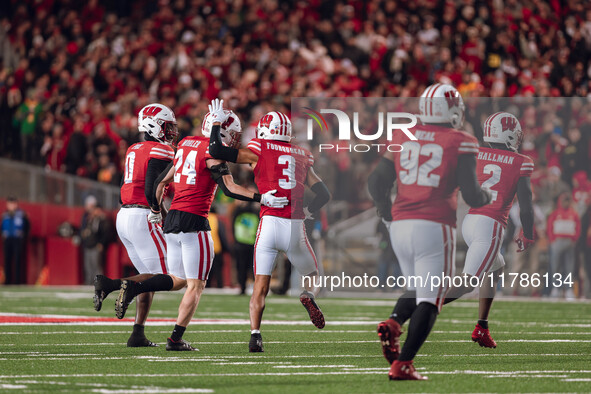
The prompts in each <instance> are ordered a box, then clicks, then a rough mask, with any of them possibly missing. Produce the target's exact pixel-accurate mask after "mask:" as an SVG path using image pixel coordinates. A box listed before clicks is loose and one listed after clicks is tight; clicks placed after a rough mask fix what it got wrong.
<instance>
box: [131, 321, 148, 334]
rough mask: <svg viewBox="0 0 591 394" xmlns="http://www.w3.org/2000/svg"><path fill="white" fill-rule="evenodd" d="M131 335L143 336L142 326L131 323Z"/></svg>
mask: <svg viewBox="0 0 591 394" xmlns="http://www.w3.org/2000/svg"><path fill="white" fill-rule="evenodd" d="M131 335H132V336H135V337H143V336H145V334H144V326H142V325H141V324H134V325H133V332H132V333H131Z"/></svg>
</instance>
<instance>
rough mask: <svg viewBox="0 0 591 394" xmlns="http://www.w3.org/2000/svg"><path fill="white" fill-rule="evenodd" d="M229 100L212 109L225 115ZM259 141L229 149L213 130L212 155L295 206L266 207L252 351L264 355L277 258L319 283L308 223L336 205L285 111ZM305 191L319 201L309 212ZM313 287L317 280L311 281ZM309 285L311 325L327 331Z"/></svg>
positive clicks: (269, 119)
mask: <svg viewBox="0 0 591 394" xmlns="http://www.w3.org/2000/svg"><path fill="white" fill-rule="evenodd" d="M222 106H223V101H218V100H214V101H213V102H212V108H214V109H216V110H220V109H221V108H222ZM256 133H257V134H256V135H257V138H253V139H252V140H251V141H250V142H249V143H248V145H247V148H242V149H235V148H233V147H229V146H225V145H224V143H223V140H222V136H221V135H220V133H219V132H217V131H216V130H214V131H212V133H211V137H210V143H209V152H210V154H211V155H212V156H213V157H216V158H219V159H223V160H227V161H230V162H234V163H242V164H250V165H251V166H252V167H253V169H254V179H255V183H256V185H257V187H258V189H259V191H260V192H265V191H267V190H277V195H278V196H286V197H287V198H289V201H290V206H286V207H284V208H273V207H263V208H262V209H261V213H260V216H261V221H260V223H259V229H258V234H257V238H256V242H255V246H254V248H255V251H254V274H255V280H254V289H253V293H252V297H251V299H250V328H251V338H250V342H249V351H250V352H262V351H263V339H262V336H261V332H260V328H261V320H262V317H263V310H264V309H265V298H266V296H267V294H268V292H269V283H270V281H271V273H272V272H273V268H274V266H275V257H276V256H277V254H278V253H279V252H283V253H285V254H286V255H287V258H288V259H289V261H290V262H291V263H292V264H293V265H294V267H295V268H296V269H297V270H298V272H299V273H300V274H302V275H305V276H309V277H311V278H314V277H316V276H317V275H318V264H317V262H316V256H315V255H314V251H313V250H312V248H311V246H310V243H309V242H308V237H307V235H306V230H305V227H304V219H305V218H306V217H307V216H309V215H311V213H315V212H317V211H318V210H320V208H321V207H322V206H324V205H325V204H326V203H327V202H328V201H329V200H330V192H329V191H328V188H327V187H326V185H325V184H324V183H323V182H322V180H321V179H320V178H319V177H318V176H317V175H316V173H315V172H314V169H313V168H312V165H313V164H314V158H313V156H312V154H311V153H310V152H308V151H307V150H305V149H303V148H301V147H299V146H297V145H295V144H292V143H291V138H292V137H291V122H290V120H289V118H288V117H287V116H286V115H285V114H283V113H281V112H269V113H268V114H266V115H264V116H263V117H262V118H261V120H260V121H259V123H258V126H257V131H256ZM305 186H308V187H310V189H311V190H312V192H314V193H315V197H314V199H313V200H312V201H311V202H310V204H309V205H308V206H307V207H304V190H305ZM311 283H313V281H312V282H311ZM311 283H310V282H309V283H304V286H305V290H304V291H303V292H302V294H301V295H300V302H301V303H302V304H303V305H304V307H305V308H306V310H307V311H308V314H309V316H310V320H311V321H312V323H313V324H314V325H315V326H316V327H317V328H323V327H324V315H323V314H322V311H321V310H320V308H319V307H318V305H317V304H316V301H315V296H316V295H318V291H319V289H317V288H313V286H311Z"/></svg>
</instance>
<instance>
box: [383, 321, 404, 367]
mask: <svg viewBox="0 0 591 394" xmlns="http://www.w3.org/2000/svg"><path fill="white" fill-rule="evenodd" d="M400 335H402V328H401V327H400V324H398V322H397V321H396V320H394V319H388V320H386V321H383V322H381V323H379V324H378V336H379V337H380V342H381V343H382V353H384V357H385V358H386V360H388V363H389V364H392V363H393V362H394V361H396V360H397V359H398V355H399V354H400Z"/></svg>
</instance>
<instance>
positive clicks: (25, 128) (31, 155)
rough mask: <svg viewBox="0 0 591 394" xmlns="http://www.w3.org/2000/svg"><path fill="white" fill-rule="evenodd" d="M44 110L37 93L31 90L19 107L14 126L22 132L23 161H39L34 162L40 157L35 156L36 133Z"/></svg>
mask: <svg viewBox="0 0 591 394" xmlns="http://www.w3.org/2000/svg"><path fill="white" fill-rule="evenodd" d="M42 110H43V107H42V106H41V103H40V102H39V100H38V99H37V97H36V94H35V91H34V90H29V92H28V93H27V98H26V99H25V101H24V102H23V103H22V104H21V105H20V106H19V107H18V109H17V111H16V114H15V116H14V120H13V124H14V125H15V126H16V127H18V128H19V130H20V140H21V159H22V160H25V161H35V162H36V161H37V160H34V159H35V158H37V157H38V156H37V155H36V154H35V148H36V145H37V140H36V135H35V131H36V129H37V122H38V121H39V117H40V115H41V111H42Z"/></svg>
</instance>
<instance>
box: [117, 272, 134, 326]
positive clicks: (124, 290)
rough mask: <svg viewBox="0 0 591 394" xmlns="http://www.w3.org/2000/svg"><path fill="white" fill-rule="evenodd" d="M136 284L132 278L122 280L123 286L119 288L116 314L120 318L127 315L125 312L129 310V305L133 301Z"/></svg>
mask: <svg viewBox="0 0 591 394" xmlns="http://www.w3.org/2000/svg"><path fill="white" fill-rule="evenodd" d="M134 286H135V282H134V281H132V280H122V281H121V288H120V289H119V296H118V297H117V300H116V301H115V315H116V316H117V318H118V319H123V317H125V312H127V307H128V306H129V304H131V301H133V298H134V297H135V294H133V288H134Z"/></svg>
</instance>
